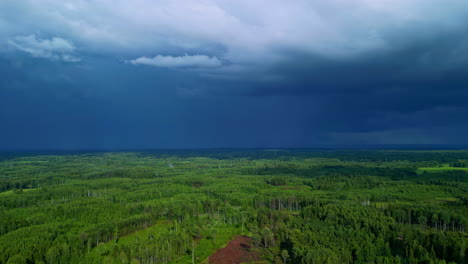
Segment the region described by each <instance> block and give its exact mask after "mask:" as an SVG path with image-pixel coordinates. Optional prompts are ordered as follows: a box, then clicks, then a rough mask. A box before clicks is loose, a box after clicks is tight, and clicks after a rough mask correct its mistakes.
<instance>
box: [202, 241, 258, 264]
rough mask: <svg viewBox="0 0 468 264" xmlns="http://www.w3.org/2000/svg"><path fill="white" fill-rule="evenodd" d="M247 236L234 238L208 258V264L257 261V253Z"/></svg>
mask: <svg viewBox="0 0 468 264" xmlns="http://www.w3.org/2000/svg"><path fill="white" fill-rule="evenodd" d="M251 243H252V239H251V238H250V237H248V236H236V237H235V238H234V239H233V240H231V242H229V244H228V245H227V246H226V247H225V248H222V249H219V250H218V251H216V252H215V253H214V254H213V255H211V256H210V257H209V258H208V263H209V264H240V263H249V262H253V261H259V260H260V256H259V253H258V252H256V251H255V250H254V248H253V247H252V246H251Z"/></svg>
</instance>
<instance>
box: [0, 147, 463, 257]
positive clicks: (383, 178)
mask: <svg viewBox="0 0 468 264" xmlns="http://www.w3.org/2000/svg"><path fill="white" fill-rule="evenodd" d="M467 164H468V151H391V150H349V151H338V150H327V151H325V150H323V151H319V150H314V151H312V150H310V151H306V150H285V149H282V150H200V151H196V150H187V151H182V150H180V151H148V152H113V153H100V152H94V153H84V152H83V153H71V152H64V153H52V152H51V153H3V154H0V263H9V264H11V263H18V264H19V263H50V264H55V263H122V264H124V263H132V264H135V263H181V264H182V263H213V262H212V261H211V262H210V259H211V260H213V259H218V261H220V260H219V259H222V258H223V256H224V255H223V254H224V252H231V251H232V250H231V251H229V250H230V249H229V247H227V248H225V247H226V246H228V245H233V244H234V242H231V243H230V241H241V242H242V243H241V242H238V243H237V244H236V245H237V247H243V248H244V250H246V252H247V251H248V253H246V254H244V255H242V256H240V257H239V259H242V261H245V263H329V264H336V263H379V264H384V263H395V264H396V263H405V264H406V263H421V264H423V263H424V264H426V263H427V264H436V263H437V264H441V263H457V264H464V263H468V257H467V256H466V255H467V254H468V250H467V246H468V232H467V227H468V207H467V205H468V168H467ZM236 239H237V240H236ZM222 248H225V249H224V251H221V250H220V249H222ZM215 252H216V253H215ZM226 254H227V253H226ZM229 254H235V253H229ZM210 256H211V257H210ZM247 257H248V258H247ZM226 258H229V255H226Z"/></svg>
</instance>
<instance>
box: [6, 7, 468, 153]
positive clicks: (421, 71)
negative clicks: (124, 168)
mask: <svg viewBox="0 0 468 264" xmlns="http://www.w3.org/2000/svg"><path fill="white" fill-rule="evenodd" d="M466 14H468V2H467V1H466V0H463V1H462V0H424V1H423V0H413V1H404V0H382V1H373V0H354V1H348V0H346V1H345V0H331V1H279V0H278V1H276V0H273V1H227V0H226V1H224V0H206V1H182V0H180V1H179V0H176V1H150V0H135V1H123V0H122V1H121V0H117V1H115V0H113V1H111V0H100V1H97V0H86V1H85V0H74V1H64V0H60V1H59V0H44V1H15V0H3V1H1V2H0V76H1V78H0V124H1V128H0V149H122V148H131V149H138V148H145V149H149V148H199V147H204V148H219V147H321V146H346V145H361V144H450V145H468V138H467V137H466V135H467V134H468V118H467V116H468V100H467V98H468V30H467V28H468V16H467V15H466Z"/></svg>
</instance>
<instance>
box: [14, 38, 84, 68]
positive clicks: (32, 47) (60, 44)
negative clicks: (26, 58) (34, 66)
mask: <svg viewBox="0 0 468 264" xmlns="http://www.w3.org/2000/svg"><path fill="white" fill-rule="evenodd" d="M8 43H9V44H10V45H12V46H13V47H15V48H16V49H18V50H21V51H24V52H26V53H28V54H30V55H31V56H33V57H35V58H44V59H49V60H61V61H65V62H79V61H80V60H81V59H80V58H79V57H77V56H76V55H75V46H74V45H73V43H72V42H70V41H67V40H65V39H62V38H57V37H54V38H52V39H38V38H36V36H35V35H29V36H17V37H15V38H13V39H10V40H8Z"/></svg>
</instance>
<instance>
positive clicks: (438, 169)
mask: <svg viewBox="0 0 468 264" xmlns="http://www.w3.org/2000/svg"><path fill="white" fill-rule="evenodd" d="M455 170H463V171H468V168H460V167H449V166H442V167H422V168H418V170H417V172H418V173H423V172H441V171H455Z"/></svg>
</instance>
